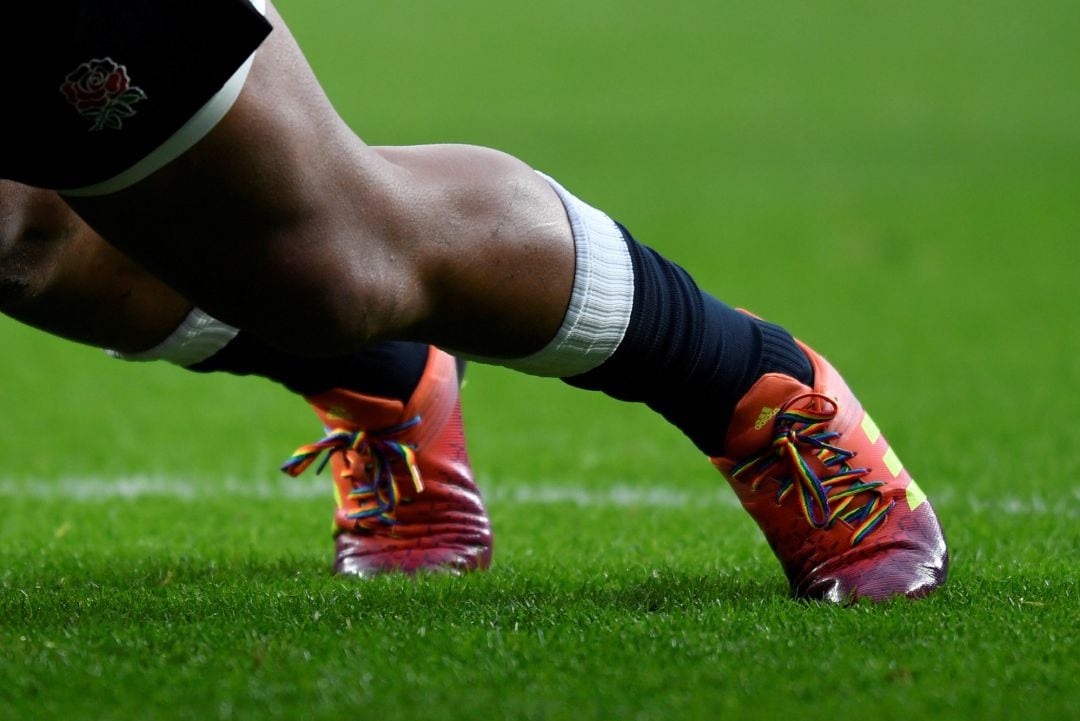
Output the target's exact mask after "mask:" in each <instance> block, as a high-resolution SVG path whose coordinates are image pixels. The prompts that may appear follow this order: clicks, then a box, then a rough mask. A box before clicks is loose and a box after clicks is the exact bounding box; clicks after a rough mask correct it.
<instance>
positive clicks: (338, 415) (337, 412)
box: [326, 406, 352, 421]
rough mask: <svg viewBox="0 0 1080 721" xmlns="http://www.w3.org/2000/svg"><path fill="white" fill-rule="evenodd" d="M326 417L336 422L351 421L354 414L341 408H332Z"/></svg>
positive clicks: (328, 410) (327, 410)
mask: <svg viewBox="0 0 1080 721" xmlns="http://www.w3.org/2000/svg"><path fill="white" fill-rule="evenodd" d="M326 417H327V418H329V419H330V420H334V421H351V420H352V413H349V412H348V411H347V410H345V409H344V408H342V407H341V406H330V407H329V408H327V409H326Z"/></svg>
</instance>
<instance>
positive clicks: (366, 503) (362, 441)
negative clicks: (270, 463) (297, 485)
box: [281, 416, 424, 524]
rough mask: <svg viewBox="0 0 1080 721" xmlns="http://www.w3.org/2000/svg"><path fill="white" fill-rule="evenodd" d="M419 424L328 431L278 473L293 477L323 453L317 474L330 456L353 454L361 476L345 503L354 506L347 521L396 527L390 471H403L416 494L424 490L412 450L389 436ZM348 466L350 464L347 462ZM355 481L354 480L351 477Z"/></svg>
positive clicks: (397, 494)
mask: <svg viewBox="0 0 1080 721" xmlns="http://www.w3.org/2000/svg"><path fill="white" fill-rule="evenodd" d="M419 422H420V416H416V417H415V418H413V419H412V420H410V421H407V422H405V423H403V424H401V425H398V426H393V427H392V428H384V429H381V430H378V431H362V430H361V431H350V430H348V429H346V428H334V429H331V430H330V431H329V432H328V433H327V434H326V435H325V436H324V437H323V438H322V439H320V440H318V441H316V442H315V443H309V444H308V445H306V446H301V447H300V448H298V449H296V451H295V452H293V454H292V456H290V457H289V459H288V460H287V461H285V463H283V464H282V466H281V470H282V471H284V472H285V473H287V474H289V475H290V476H293V477H296V476H299V475H300V474H301V473H303V472H304V471H305V470H307V468H308V467H309V466H310V465H311V464H312V463H314V462H315V461H316V460H317V459H318V457H319V456H320V455H321V454H323V453H326V455H325V456H324V457H323V459H322V462H321V463H320V464H319V467H318V468H317V469H315V473H316V474H318V473H321V472H322V470H323V468H325V467H326V464H327V462H328V461H329V460H330V457H331V456H332V455H333V454H334V453H347V452H349V451H352V452H355V453H356V454H357V456H359V458H360V461H359V462H360V463H361V464H362V466H363V469H364V473H363V474H361V475H360V478H361V479H362V480H361V482H359V483H355V484H354V485H353V488H352V490H351V491H350V492H349V499H350V500H352V501H354V502H355V503H356V510H354V511H350V512H349V513H348V514H347V517H348V518H350V519H353V520H359V519H365V518H373V519H377V520H379V521H381V522H383V523H388V524H396V523H397V520H396V519H395V518H394V511H395V509H397V506H398V503H400V502H401V492H400V490H399V489H398V483H397V479H396V478H395V476H394V467H395V465H396V466H398V467H402V466H403V467H404V468H405V469H406V470H407V472H408V474H409V478H410V479H411V480H412V485H413V488H414V489H415V491H416V492H417V493H421V492H422V491H423V490H424V482H423V480H422V479H421V478H420V470H419V468H417V466H416V449H415V448H413V447H412V446H410V445H408V444H407V443H402V442H400V441H396V440H393V436H395V435H397V434H399V433H401V432H402V431H405V430H407V429H409V428H411V427H413V426H415V425H416V424H417V423H419ZM346 459H347V463H349V464H350V468H351V463H352V461H349V460H348V456H346ZM354 478H355V476H354Z"/></svg>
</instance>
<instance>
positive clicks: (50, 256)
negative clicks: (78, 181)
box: [0, 181, 191, 353]
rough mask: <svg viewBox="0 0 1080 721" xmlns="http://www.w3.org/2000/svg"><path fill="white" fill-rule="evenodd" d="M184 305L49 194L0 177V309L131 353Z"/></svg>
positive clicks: (158, 336)
mask: <svg viewBox="0 0 1080 721" xmlns="http://www.w3.org/2000/svg"><path fill="white" fill-rule="evenodd" d="M190 310H191V303H190V302H188V301H187V300H186V299H185V298H183V297H182V296H181V295H180V294H179V293H177V292H176V291H174V290H172V289H171V288H169V287H168V286H167V285H165V284H164V283H162V282H161V281H159V280H157V279H156V278H154V277H153V276H151V275H150V274H149V273H147V272H146V271H145V270H143V269H142V268H141V267H140V266H138V265H136V264H135V263H134V262H132V261H131V260H129V259H128V258H126V257H125V256H123V255H122V254H120V253H119V252H118V251H117V250H116V249H115V248H113V247H112V246H110V245H108V244H107V243H106V242H105V241H104V240H102V239H101V237H100V236H99V235H98V234H97V233H95V232H94V231H93V230H91V229H90V227H89V226H87V225H86V223H84V222H83V221H82V219H81V218H79V217H78V216H77V215H76V214H75V213H74V212H73V211H72V210H71V208H69V207H68V206H67V205H66V204H65V203H64V202H63V200H61V199H60V197H59V196H57V195H56V193H53V192H51V191H47V190H39V189H37V188H30V187H27V186H25V185H19V184H18V183H13V182H11V181H0V312H3V313H5V314H7V315H9V316H11V317H13V318H16V319H17V320H20V321H22V322H24V323H27V324H29V325H32V326H34V327H36V328H40V329H41V330H44V331H47V332H49V333H52V334H54V335H58V336H62V337H64V338H68V339H70V340H74V341H78V342H80V343H87V344H89V345H94V346H98V347H101V348H113V349H116V350H120V351H124V352H127V353H136V352H139V351H143V350H146V349H148V348H152V347H153V346H155V345H157V344H158V343H160V342H161V341H162V340H164V339H165V338H166V337H167V336H168V335H169V334H170V333H171V332H172V331H173V330H174V329H175V328H176V326H177V325H179V324H180V322H181V321H182V320H183V319H184V317H185V316H186V315H187V314H188V312H189V311H190Z"/></svg>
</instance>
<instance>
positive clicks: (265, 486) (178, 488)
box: [0, 476, 1080, 518]
mask: <svg viewBox="0 0 1080 721" xmlns="http://www.w3.org/2000/svg"><path fill="white" fill-rule="evenodd" d="M480 485H481V487H482V488H483V489H484V497H485V499H486V500H487V502H488V503H489V504H491V505H492V506H500V505H504V506H576V507H579V508H659V509H665V508H670V509H690V508H695V509H696V508H701V509H718V508H728V509H732V510H734V509H738V507H739V502H738V500H737V499H736V498H735V495H734V494H733V493H732V492H731V490H730V489H729V488H727V487H726V485H722V484H719V483H718V484H717V485H716V487H715V488H713V489H709V490H707V491H704V492H697V491H692V490H687V489H686V488H685V487H676V486H671V487H657V486H650V487H643V486H639V485H630V484H616V485H613V486H611V487H608V488H588V487H586V486H579V485H554V484H535V483H513V482H511V481H510V480H508V479H504V480H503V481H501V482H499V483H494V482H491V481H490V480H486V479H481V484H480ZM0 497H3V498H13V499H18V498H23V499H35V500H46V501H109V500H125V499H127V500H138V499H144V498H145V499H166V500H180V501H199V500H213V499H218V498H250V499H258V500H276V501H284V502H289V501H293V502H295V501H304V500H310V499H325V500H326V501H327V503H328V504H329V503H330V498H331V490H330V487H329V482H328V481H327V480H326V479H324V478H322V477H319V476H311V477H307V478H301V479H290V478H286V477H284V476H283V477H282V478H281V479H280V480H278V479H273V480H258V481H241V480H238V479H226V480H224V481H210V480H201V481H192V480H191V479H181V480H178V479H172V478H161V477H154V476H131V477H128V478H72V479H62V480H49V481H37V482H35V481H29V480H15V479H0ZM931 500H932V502H933V504H934V505H935V506H936V507H937V508H939V509H940V508H949V509H953V510H955V511H966V512H970V513H972V514H975V515H983V514H995V513H999V514H1004V515H1007V516H1020V515H1034V516H1050V515H1056V516H1060V517H1063V518H1077V517H1080V487H1077V488H1073V489H1071V491H1069V490H1067V491H1066V492H1065V493H1063V494H1060V495H1055V496H1054V498H1053V499H1049V498H1047V497H1045V496H1043V495H1040V494H1037V493H1033V494H1031V495H1027V496H986V497H983V496H975V495H960V494H957V493H953V492H950V490H949V489H945V490H944V491H942V492H939V493H935V494H934V495H933V496H932V498H931Z"/></svg>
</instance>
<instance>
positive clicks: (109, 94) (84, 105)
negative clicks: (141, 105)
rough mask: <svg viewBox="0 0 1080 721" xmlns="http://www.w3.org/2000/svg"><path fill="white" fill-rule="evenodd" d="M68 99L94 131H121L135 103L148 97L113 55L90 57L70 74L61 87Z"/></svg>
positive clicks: (132, 112)
mask: <svg viewBox="0 0 1080 721" xmlns="http://www.w3.org/2000/svg"><path fill="white" fill-rule="evenodd" d="M60 92H62V93H63V94H64V97H66V98H67V100H68V102H69V103H71V104H72V105H73V106H74V107H75V110H77V111H78V112H79V114H80V115H82V116H83V117H84V118H86V119H87V120H90V121H92V122H93V125H91V126H90V130H91V131H95V130H104V129H105V128H109V129H111V130H120V129H121V128H123V127H124V119H125V118H130V117H131V116H132V115H134V114H135V110H133V109H132V107H131V106H132V105H134V104H135V103H137V102H139V101H140V100H146V93H145V92H143V89H142V88H140V87H137V86H135V85H132V84H131V79H130V78H129V77H128V74H127V68H126V67H124V66H123V65H120V64H119V63H117V62H116V61H114V60H113V59H112V58H95V59H94V60H88V61H87V62H85V63H83V64H82V65H80V66H79V67H77V68H75V69H74V70H72V71H71V72H70V73H68V76H67V77H66V78H64V84H63V85H61V86H60Z"/></svg>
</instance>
